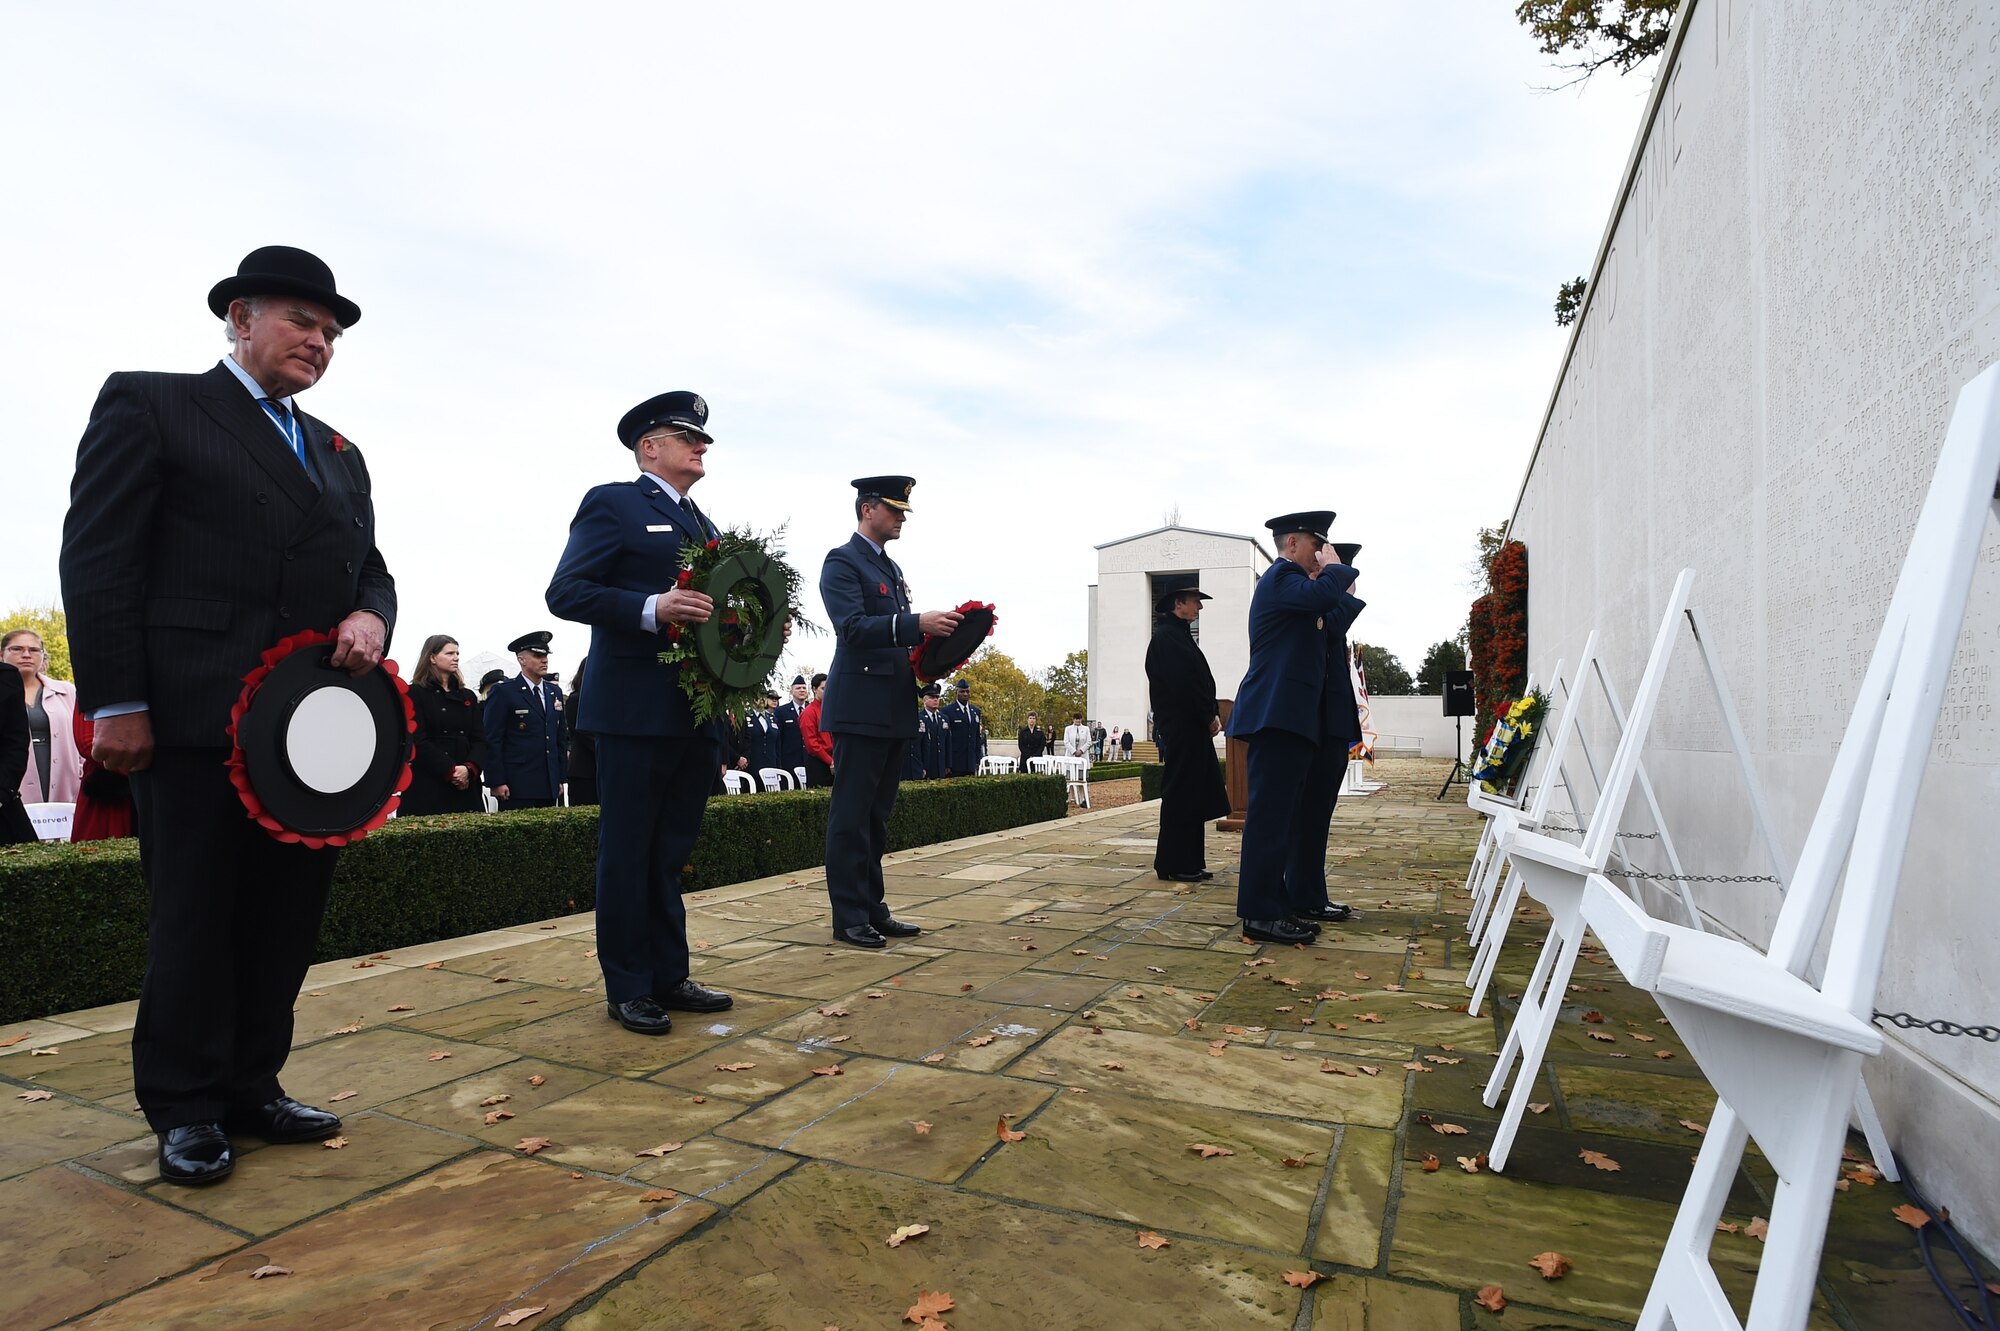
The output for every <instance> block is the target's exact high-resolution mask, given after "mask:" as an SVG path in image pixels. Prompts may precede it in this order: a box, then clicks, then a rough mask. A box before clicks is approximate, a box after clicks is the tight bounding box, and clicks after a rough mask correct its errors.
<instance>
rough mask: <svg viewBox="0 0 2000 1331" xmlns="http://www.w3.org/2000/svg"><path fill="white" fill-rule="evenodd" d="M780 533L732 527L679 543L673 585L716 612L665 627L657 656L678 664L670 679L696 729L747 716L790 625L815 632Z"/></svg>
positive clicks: (667, 662) (778, 653)
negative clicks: (708, 537) (700, 620)
mask: <svg viewBox="0 0 2000 1331" xmlns="http://www.w3.org/2000/svg"><path fill="white" fill-rule="evenodd" d="M783 535H784V528H782V527H780V528H779V529H778V530H777V531H775V532H773V533H771V534H770V535H769V536H760V535H758V534H757V533H755V532H753V531H750V530H749V529H748V528H744V527H731V528H728V529H726V530H724V531H723V532H721V533H720V534H719V535H717V536H716V537H715V539H713V540H711V541H708V542H705V543H697V542H694V541H683V542H681V569H680V572H679V573H678V574H676V575H675V578H674V586H675V587H676V588H680V589H687V590H693V591H698V592H702V593H704V594H705V595H707V596H708V598H709V599H710V600H712V601H713V602H715V610H714V612H713V613H712V614H710V615H709V617H708V619H707V621H706V622H704V623H700V624H668V625H667V626H666V635H667V649H666V650H665V651H663V652H661V653H660V654H659V659H660V661H661V662H662V663H663V664H666V665H671V666H678V667H679V669H678V670H676V671H675V675H676V676H677V678H678V679H679V682H680V689H681V692H682V693H685V694H686V695H687V698H688V703H689V705H690V706H691V708H692V709H693V711H694V719H695V721H696V723H697V724H705V723H707V722H709V721H713V720H714V719H715V718H716V717H718V716H721V715H723V714H724V713H725V712H727V713H731V714H734V715H736V716H739V717H740V716H747V715H748V714H749V713H750V711H751V710H752V709H754V708H755V707H756V705H757V700H758V699H759V698H761V697H762V696H763V693H764V686H765V683H766V681H767V680H769V678H770V676H771V667H772V666H774V665H776V664H777V661H778V657H779V655H780V654H781V653H783V651H784V650H785V639H786V637H787V636H788V635H789V631H790V628H791V627H792V626H793V625H795V624H796V625H800V626H802V627H805V628H808V629H811V628H814V627H815V626H814V625H813V624H812V623H811V622H810V621H809V620H807V619H806V617H805V613H804V611H803V610H802V609H801V608H800V604H799V590H800V588H801V587H802V586H803V585H804V580H803V579H801V578H800V577H799V572H798V570H797V569H795V568H793V567H792V566H791V565H790V564H788V563H786V562H785V551H784V549H783V547H782V546H780V545H779V544H778V541H779V539H780V538H781V537H783Z"/></svg>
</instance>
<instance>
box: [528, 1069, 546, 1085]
mask: <svg viewBox="0 0 2000 1331" xmlns="http://www.w3.org/2000/svg"><path fill="white" fill-rule="evenodd" d="M547 1080H548V1078H547V1077H544V1076H543V1075H542V1074H541V1073H539V1072H538V1073H536V1074H535V1075H534V1076H532V1077H530V1078H528V1085H530V1086H540V1085H541V1084H542V1083H544V1082H546V1081H547Z"/></svg>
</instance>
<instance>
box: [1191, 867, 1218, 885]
mask: <svg viewBox="0 0 2000 1331" xmlns="http://www.w3.org/2000/svg"><path fill="white" fill-rule="evenodd" d="M1195 877H1197V878H1199V879H1201V881H1202V882H1204V883H1205V882H1207V881H1208V880H1209V879H1211V878H1213V877H1215V875H1214V874H1213V873H1211V872H1210V871H1209V870H1207V869H1203V870H1202V871H1201V872H1200V873H1198V874H1196V875H1195Z"/></svg>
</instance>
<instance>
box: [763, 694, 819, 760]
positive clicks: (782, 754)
mask: <svg viewBox="0 0 2000 1331" xmlns="http://www.w3.org/2000/svg"><path fill="white" fill-rule="evenodd" d="M811 705H812V686H811V685H809V684H807V683H806V677H805V676H804V675H795V676H793V678H792V696H791V697H790V698H788V699H786V700H785V701H784V702H781V703H779V704H778V705H777V707H776V708H774V709H773V710H772V712H771V715H772V716H774V717H776V718H777V722H778V761H777V762H776V763H775V764H773V766H776V767H782V768H784V769H785V770H786V771H787V772H790V773H792V775H793V776H795V777H796V776H797V775H798V769H799V768H801V767H804V766H805V765H806V739H805V735H804V734H803V733H802V732H801V731H800V730H799V718H800V717H802V716H804V715H805V714H806V708H807V707H810V706H811Z"/></svg>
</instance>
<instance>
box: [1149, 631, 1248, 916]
mask: <svg viewBox="0 0 2000 1331" xmlns="http://www.w3.org/2000/svg"><path fill="white" fill-rule="evenodd" d="M1146 683H1147V686H1148V692H1149V697H1150V700H1151V702H1152V706H1153V723H1154V725H1156V726H1157V727H1158V728H1159V734H1160V760H1161V762H1162V763H1163V764H1164V765H1165V767H1166V771H1165V772H1164V773H1163V774H1162V778H1161V782H1160V834H1159V841H1158V843H1157V846H1156V848H1155V850H1154V855H1153V871H1154V872H1155V873H1157V874H1159V875H1160V876H1161V877H1168V876H1170V875H1174V874H1191V873H1199V872H1200V871H1201V870H1202V869H1203V868H1204V867H1206V866H1205V865H1204V863H1203V858H1202V826H1203V824H1205V823H1207V822H1208V821H1209V820H1210V819H1214V818H1221V817H1223V816H1224V815H1226V814H1227V813H1228V812H1229V792H1228V791H1227V790H1225V789H1224V788H1223V784H1222V770H1221V768H1220V767H1218V766H1217V765H1216V761H1215V746H1214V744H1213V743H1212V741H1211V738H1210V735H1209V727H1210V725H1211V724H1212V723H1213V722H1214V721H1215V718H1216V716H1217V715H1219V709H1218V708H1217V706H1216V699H1215V675H1214V673H1213V672H1211V671H1210V670H1209V668H1208V658H1207V657H1205V656H1203V655H1202V654H1201V647H1200V646H1199V645H1198V644H1196V642H1195V640H1194V634H1193V632H1192V631H1191V628H1190V626H1189V624H1188V623H1187V621H1186V620H1183V619H1179V618H1176V617H1174V616H1172V615H1168V616H1165V617H1163V618H1162V619H1161V620H1160V621H1159V622H1158V623H1157V624H1156V625H1155V626H1154V628H1153V640H1152V642H1151V643H1149V644H1148V645H1147V647H1146Z"/></svg>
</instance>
